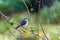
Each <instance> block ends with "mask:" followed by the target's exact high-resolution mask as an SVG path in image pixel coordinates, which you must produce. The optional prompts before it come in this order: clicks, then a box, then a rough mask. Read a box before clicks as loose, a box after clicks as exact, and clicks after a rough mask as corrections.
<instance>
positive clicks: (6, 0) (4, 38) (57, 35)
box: [0, 0, 60, 40]
mask: <svg viewBox="0 0 60 40" xmlns="http://www.w3.org/2000/svg"><path fill="white" fill-rule="evenodd" d="M28 1H29V0H25V2H26V3H27V4H28ZM0 10H1V11H2V12H3V14H5V15H6V16H8V17H9V19H10V20H12V22H13V23H14V25H10V24H9V23H8V22H7V21H6V20H5V19H4V18H3V17H2V16H0V40H41V37H37V36H36V35H34V34H30V31H31V28H30V27H32V29H33V30H34V32H36V33H37V32H38V29H37V21H36V14H34V13H33V12H32V13H31V15H29V14H28V13H27V11H26V7H25V5H24V3H23V0H0ZM23 18H28V19H29V26H28V27H27V29H28V30H25V29H23V28H20V29H19V31H20V32H18V31H17V30H15V29H14V28H13V27H16V26H17V25H18V23H20V22H21V20H22V19H23ZM39 19H40V21H41V24H42V26H43V28H44V31H45V33H46V35H47V34H49V35H50V38H51V40H60V0H58V2H57V3H55V4H54V5H53V6H51V7H50V9H48V8H47V7H44V9H42V10H40V15H39ZM41 24H39V23H38V27H39V32H40V35H43V33H42V30H41ZM25 35H26V36H25ZM43 36H44V35H43Z"/></svg>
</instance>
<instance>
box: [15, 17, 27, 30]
mask: <svg viewBox="0 0 60 40" xmlns="http://www.w3.org/2000/svg"><path fill="white" fill-rule="evenodd" d="M26 26H28V19H27V18H24V19H23V20H22V21H21V22H20V24H19V25H18V26H17V27H16V29H18V28H19V27H26Z"/></svg>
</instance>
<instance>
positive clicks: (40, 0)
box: [37, 0, 49, 40]
mask: <svg viewBox="0 0 60 40" xmlns="http://www.w3.org/2000/svg"><path fill="white" fill-rule="evenodd" d="M40 2H43V1H42V0H39V3H38V5H39V7H38V15H37V16H38V19H37V20H38V21H39V23H40V25H41V29H42V31H43V33H44V35H45V37H46V38H47V40H49V39H48V37H47V36H46V34H45V32H44V29H43V26H42V24H41V22H40V20H39V13H40V5H41V4H40ZM38 29H39V28H38Z"/></svg>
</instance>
